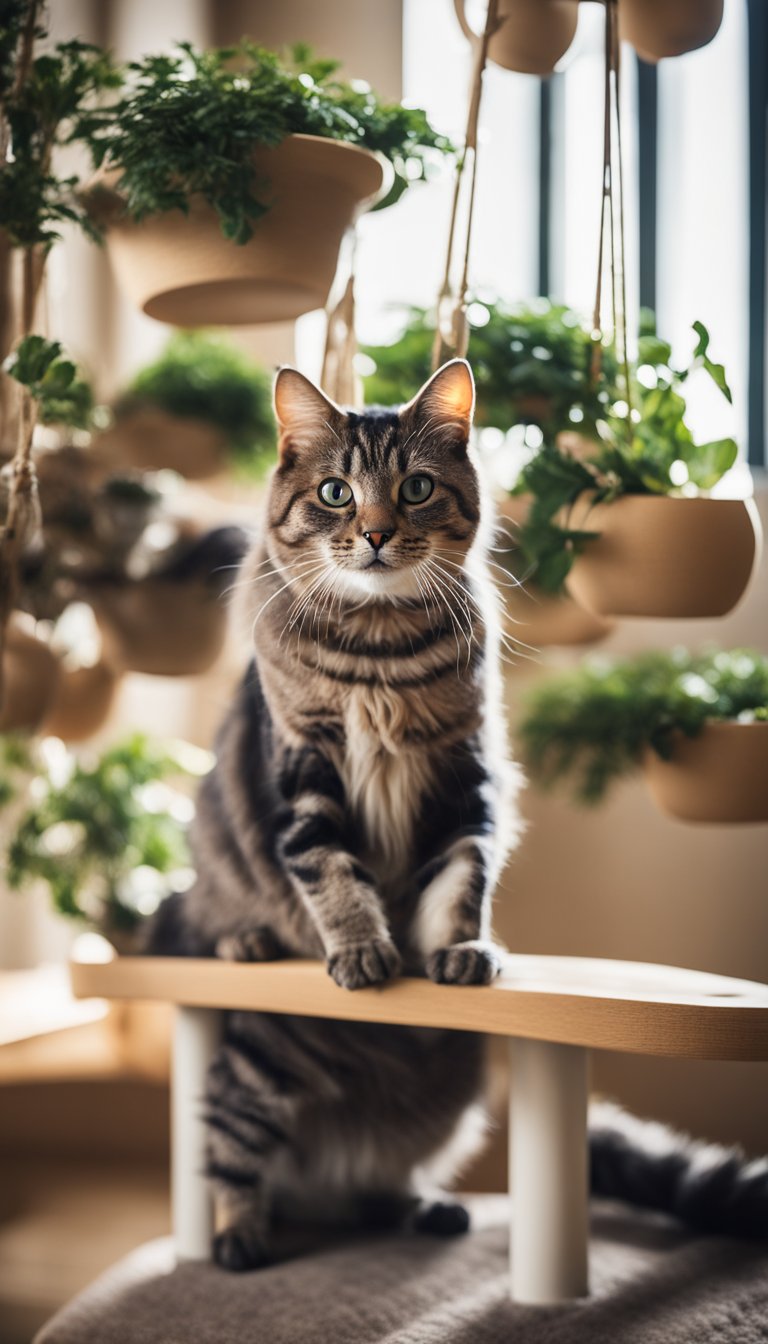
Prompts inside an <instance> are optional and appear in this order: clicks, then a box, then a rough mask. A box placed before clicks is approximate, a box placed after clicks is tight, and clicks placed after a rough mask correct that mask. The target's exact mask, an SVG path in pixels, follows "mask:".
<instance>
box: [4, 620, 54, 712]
mask: <svg viewBox="0 0 768 1344" xmlns="http://www.w3.org/2000/svg"><path fill="white" fill-rule="evenodd" d="M60 675H61V664H60V663H59V660H58V658H57V657H56V655H55V653H53V652H52V651H51V649H50V648H49V647H48V645H47V644H45V643H43V641H42V640H41V639H37V638H36V637H35V635H33V634H31V633H30V632H29V631H28V630H26V629H25V628H24V624H23V623H22V621H20V620H19V619H17V618H14V617H11V621H10V624H9V626H8V631H7V634H6V642H5V652H4V655H3V689H2V699H1V700H0V733H17V732H18V733H26V732H29V733H34V732H36V731H37V729H38V728H39V727H40V725H41V723H42V722H43V720H44V718H45V716H46V714H47V713H48V711H49V709H50V707H51V705H52V703H53V700H54V696H55V694H56V688H57V685H58V681H59V677H60Z"/></svg>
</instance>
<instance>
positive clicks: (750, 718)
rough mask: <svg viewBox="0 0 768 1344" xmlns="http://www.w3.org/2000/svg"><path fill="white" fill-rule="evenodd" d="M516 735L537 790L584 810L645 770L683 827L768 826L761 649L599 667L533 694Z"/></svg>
mask: <svg viewBox="0 0 768 1344" xmlns="http://www.w3.org/2000/svg"><path fill="white" fill-rule="evenodd" d="M516 736H517V741H518V743H519V746H520V749H521V752H522V756H523V759H524V761H525V764H526V766H527V769H528V771H529V774H530V776H531V778H532V779H533V780H534V782H536V783H537V784H539V785H541V786H542V787H543V788H545V789H551V788H553V787H555V786H561V787H562V786H567V787H568V788H569V789H570V792H571V795H572V796H573V798H574V799H575V801H577V802H579V803H584V804H593V805H594V804H597V803H600V802H602V800H603V799H604V798H605V796H606V794H607V793H608V791H609V789H610V788H611V787H612V786H613V785H614V783H615V782H616V781H617V780H618V779H620V778H622V777H625V776H629V775H632V774H635V773H638V772H642V773H643V774H644V776H645V780H646V783H647V785H648V788H649V790H650V792H651V796H652V797H653V799H654V801H655V802H656V804H657V805H658V806H659V807H660V808H661V810H662V811H664V812H666V813H668V814H669V815H670V816H672V817H675V818H677V819H679V820H681V821H695V822H708V823H712V822H753V821H768V658H766V657H765V656H764V655H762V654H759V653H756V652H754V651H753V650H750V649H733V650H728V651H722V650H714V651H710V652H706V653H690V652H689V651H688V650H686V649H682V648H678V649H673V650H672V651H671V652H669V653H645V654H641V655H639V656H637V657H635V658H631V659H626V660H615V661H611V660H608V659H597V658H595V659H591V660H588V661H586V662H584V663H583V664H582V666H581V667H579V668H577V669H576V670H574V671H572V672H567V673H563V674H561V675H559V676H556V677H552V678H549V679H547V680H546V681H544V682H543V683H542V684H541V685H540V686H537V687H536V688H535V689H534V690H533V691H531V692H529V693H528V696H527V697H526V701H525V703H524V705H523V711H522V714H521V716H520V719H519V721H518V724H517V730H516Z"/></svg>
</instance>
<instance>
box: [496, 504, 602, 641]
mask: <svg viewBox="0 0 768 1344" xmlns="http://www.w3.org/2000/svg"><path fill="white" fill-rule="evenodd" d="M528 505H529V501H528V500H526V499H524V498H520V497H512V496H510V495H504V496H502V497H501V499H500V500H499V501H498V506H497V507H498V511H499V513H500V515H501V517H502V518H504V519H505V520H506V522H507V523H509V524H510V527H509V528H507V529H505V531H506V532H507V535H508V536H510V537H511V545H510V547H509V550H507V551H503V552H501V553H500V554H499V556H498V561H499V563H501V564H502V565H503V566H504V568H505V569H508V570H509V575H510V577H509V579H508V580H503V579H502V580H501V581H500V584H501V590H502V597H503V601H504V632H505V634H506V635H507V637H508V638H509V639H511V640H513V641H515V642H518V643H520V642H522V643H524V644H530V645H531V646H532V647H533V648H546V647H547V646H549V645H560V646H563V647H571V646H582V645H586V644H595V643H597V642H598V641H599V640H601V639H605V637H606V635H608V634H610V632H611V630H612V628H613V626H612V623H611V622H610V621H608V620H605V619H604V618H603V617H602V616H599V615H597V614H595V613H593V612H591V611H588V610H586V608H585V607H583V606H580V605H579V603H578V602H574V600H573V598H572V597H571V596H570V594H569V593H568V592H567V591H565V592H562V593H548V592H546V591H545V590H544V589H543V588H540V587H539V585H538V584H537V583H536V582H535V580H532V579H529V578H527V577H526V564H525V560H524V559H523V558H522V556H521V554H520V550H519V547H518V546H517V545H516V544H515V537H516V535H517V533H518V532H519V529H520V527H521V525H522V524H523V523H524V522H525V519H526V516H527V513H528ZM515 580H519V582H517V583H516V582H515Z"/></svg>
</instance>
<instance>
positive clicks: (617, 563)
mask: <svg viewBox="0 0 768 1344" xmlns="http://www.w3.org/2000/svg"><path fill="white" fill-rule="evenodd" d="M567 526H568V527H569V528H574V529H576V530H578V531H582V532H585V533H586V532H594V533H597V534H598V535H597V536H595V537H593V538H592V539H590V540H589V541H588V542H587V543H586V544H585V545H584V546H583V548H582V549H581V550H580V552H579V554H578V555H577V557H576V559H575V560H574V563H573V565H572V567H571V569H570V572H569V574H568V588H569V591H570V592H571V593H572V594H573V596H574V597H575V598H576V601H577V602H579V603H580V604H581V605H582V606H584V607H585V608H586V609H587V610H588V611H591V612H594V613H596V614H597V615H600V616H647V617H666V618H679V617H689V618H691V617H699V618H704V617H716V616H725V615H726V614H727V613H728V612H729V611H732V610H733V608H734V607H735V606H736V604H737V603H738V602H739V601H740V599H741V598H742V597H743V595H744V592H745V590H746V588H747V586H748V584H749V580H750V577H751V575H752V573H753V571H754V569H755V566H756V562H757V560H758V557H759V555H760V551H761V544H762V535H761V528H760V519H759V516H758V513H757V509H756V508H755V505H754V503H753V501H752V500H741V499H704V498H702V499H697V498H692V499H685V498H674V497H671V496H663V495H623V496H621V497H620V498H619V499H616V500H613V501H612V502H611V503H594V496H592V495H590V494H589V493H585V494H583V495H580V496H579V498H578V499H577V500H576V503H575V504H574V505H573V507H572V508H571V509H570V510H569V511H568V513H567Z"/></svg>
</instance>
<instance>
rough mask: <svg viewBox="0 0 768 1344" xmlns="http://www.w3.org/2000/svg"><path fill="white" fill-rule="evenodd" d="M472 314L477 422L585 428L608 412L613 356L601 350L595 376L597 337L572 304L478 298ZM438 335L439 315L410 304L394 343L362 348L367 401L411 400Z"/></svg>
mask: <svg viewBox="0 0 768 1344" xmlns="http://www.w3.org/2000/svg"><path fill="white" fill-rule="evenodd" d="M468 318H469V327H470V337H469V352H468V356H469V359H470V360H471V363H472V369H473V371H474V375H475V382H476V385H477V413H476V419H477V423H478V425H480V426H486V425H493V426H494V427H496V428H498V429H502V430H505V431H506V430H508V429H509V428H511V426H512V425H515V424H518V423H529V424H537V425H540V426H541V427H542V428H543V429H546V431H547V432H548V433H550V434H552V435H554V434H556V433H557V432H558V431H560V430H563V429H571V430H574V429H577V430H579V431H580V432H584V433H586V432H589V431H590V430H592V429H593V428H594V426H595V424H596V422H597V420H598V419H599V418H600V417H601V416H604V415H605V414H606V411H607V407H608V404H609V402H610V401H611V399H612V397H615V395H616V393H615V388H614V382H615V376H616V361H615V359H614V356H613V354H612V352H611V351H610V350H608V349H604V350H603V355H602V367H601V371H600V375H599V377H598V379H597V381H596V382H595V383H594V384H593V383H592V382H591V381H590V378H589V368H590V361H591V358H592V352H593V349H594V345H593V341H592V337H591V335H590V334H589V332H588V331H586V330H585V328H584V326H583V325H582V323H581V321H580V319H579V317H578V315H577V314H576V313H574V312H573V311H572V310H571V309H569V308H566V307H565V306H564V305H563V304H556V303H551V302H550V301H549V300H548V299H534V300H533V301H532V302H531V303H528V304H517V305H514V306H509V305H506V304H503V303H501V302H496V303H492V302H485V301H484V302H480V301H478V300H475V301H474V302H473V303H471V304H470V306H469V309H468ZM434 334H435V326H434V317H433V316H432V315H430V314H429V313H428V312H427V311H426V310H425V309H423V308H411V309H409V310H408V313H407V321H406V325H405V327H404V329H403V332H402V335H401V336H400V337H399V339H398V340H397V341H395V342H394V343H393V344H392V345H384V346H366V347H364V350H363V353H364V354H365V355H367V356H368V358H369V359H371V360H372V361H373V363H374V365H375V366H376V367H375V371H374V372H372V373H370V374H369V375H368V376H367V377H366V378H365V392H366V399H367V400H368V401H370V402H375V403H378V404H381V405H386V406H393V405H397V404H399V403H402V402H404V401H407V400H408V398H409V397H410V396H412V394H413V388H414V387H417V386H418V385H419V382H423V381H424V379H426V378H427V377H428V376H429V370H430V360H431V354H432V344H433V341H434Z"/></svg>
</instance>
